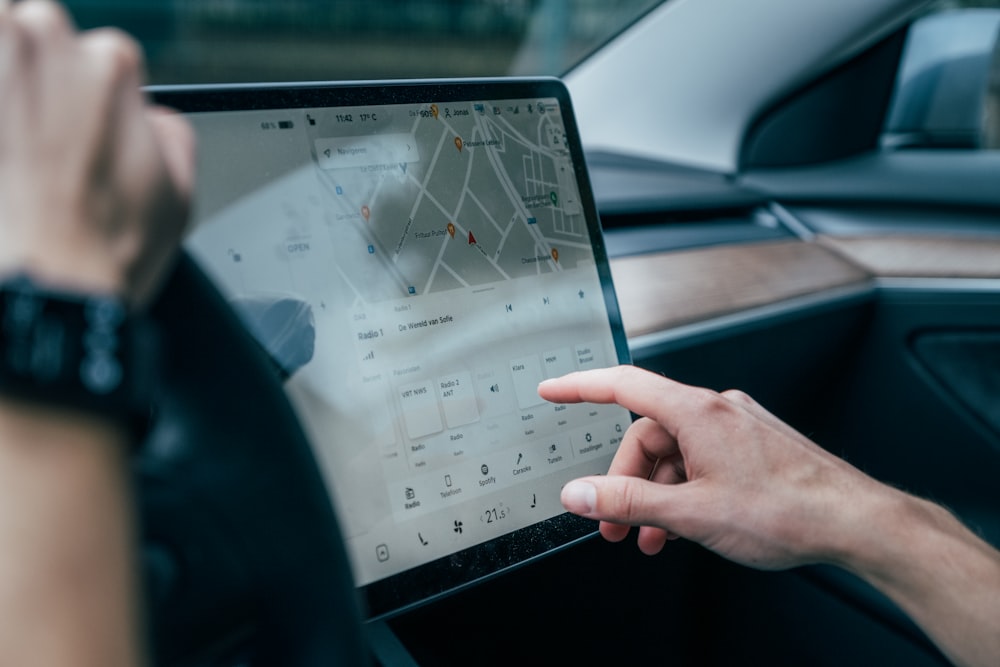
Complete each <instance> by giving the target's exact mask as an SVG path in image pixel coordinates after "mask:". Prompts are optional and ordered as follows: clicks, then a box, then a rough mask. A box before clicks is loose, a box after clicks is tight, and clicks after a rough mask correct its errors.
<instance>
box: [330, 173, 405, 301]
mask: <svg viewBox="0 0 1000 667" xmlns="http://www.w3.org/2000/svg"><path fill="white" fill-rule="evenodd" d="M317 168H318V166H317ZM318 180H319V182H320V183H321V184H322V185H323V188H324V189H325V190H326V194H327V196H328V197H331V198H332V201H337V195H336V194H335V192H336V189H335V186H334V184H333V183H332V182H331V181H329V180H328V177H327V176H326V174H325V173H323V172H322V171H321V172H320V178H319V179H318ZM347 220H348V222H347V224H349V225H350V226H351V227H353V228H354V230H355V231H356V232H357V233H358V236H360V237H361V239H363V240H366V241H368V243H369V244H371V245H372V246H373V247H375V248H377V249H378V253H376V257H377V258H378V262H379V263H380V264H382V265H384V266H385V269H386V272H387V273H388V274H389V275H390V276H392V278H393V279H394V280H395V281H396V284H397V285H399V289H400V291H401V292H403V293H404V294H405V293H406V288H407V280H406V277H405V276H404V275H403V274H402V272H401V271H400V270H399V267H398V266H396V264H395V263H394V262H391V261H389V259H388V257H389V254H388V252H386V248H385V245H384V244H383V243H382V241H381V240H380V239H379V238H378V235H377V234H374V233H373V232H372V230H371V229H369V228H368V226H367V224H365V223H359V222H358V220H357V219H356V218H354V217H349V218H348V219H347ZM325 227H326V233H327V235H328V236H329V237H330V242H331V243H333V245H334V247H336V246H337V243H338V240H339V239H336V238H334V236H333V229H332V228H331V227H330V226H325ZM352 289H354V287H353V286H352Z"/></svg>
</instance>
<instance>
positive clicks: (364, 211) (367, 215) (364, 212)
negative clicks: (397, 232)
mask: <svg viewBox="0 0 1000 667" xmlns="http://www.w3.org/2000/svg"><path fill="white" fill-rule="evenodd" d="M361 215H362V216H363V217H364V219H365V222H367V221H368V218H370V217H372V211H371V209H370V208H368V206H367V205H366V206H362V207H361Z"/></svg>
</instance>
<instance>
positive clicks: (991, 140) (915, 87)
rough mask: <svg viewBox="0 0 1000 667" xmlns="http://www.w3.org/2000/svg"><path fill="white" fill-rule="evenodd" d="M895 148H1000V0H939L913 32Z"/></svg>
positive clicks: (890, 143)
mask: <svg viewBox="0 0 1000 667" xmlns="http://www.w3.org/2000/svg"><path fill="white" fill-rule="evenodd" d="M883 145H884V146H886V147H889V148H951V149H955V148H958V149H976V148H993V149H995V148H1000V0H938V1H937V2H934V3H932V4H931V5H930V8H929V10H928V11H927V12H926V13H925V14H924V15H923V16H921V17H920V18H918V19H917V20H916V21H914V22H913V24H912V26H911V27H910V30H909V33H908V35H907V41H906V46H905V47H904V51H903V56H902V60H901V62H900V67H899V73H898V77H897V82H896V91H895V96H894V100H893V105H892V108H891V109H890V112H889V116H888V118H887V122H886V127H885V132H884V134H883Z"/></svg>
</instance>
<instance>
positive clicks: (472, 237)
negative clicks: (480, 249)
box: [469, 232, 476, 245]
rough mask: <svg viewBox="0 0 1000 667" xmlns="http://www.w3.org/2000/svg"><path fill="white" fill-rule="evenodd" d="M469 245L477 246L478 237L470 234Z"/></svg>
mask: <svg viewBox="0 0 1000 667" xmlns="http://www.w3.org/2000/svg"><path fill="white" fill-rule="evenodd" d="M469 245H476V237H475V236H473V235H472V232H469Z"/></svg>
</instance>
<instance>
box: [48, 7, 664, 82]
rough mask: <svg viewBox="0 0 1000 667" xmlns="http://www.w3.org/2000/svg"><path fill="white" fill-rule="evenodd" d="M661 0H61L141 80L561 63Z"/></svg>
mask: <svg viewBox="0 0 1000 667" xmlns="http://www.w3.org/2000/svg"><path fill="white" fill-rule="evenodd" d="M661 1H662V0H478V1H476V0H132V1H131V2H128V1H123V0H68V1H67V2H66V4H67V6H68V7H69V9H70V11H71V12H72V14H73V15H74V17H75V19H76V21H77V23H78V24H79V25H80V26H81V27H93V26H98V25H108V24H111V25H117V26H119V27H121V28H123V29H125V30H127V31H128V32H130V33H132V34H133V35H135V36H136V37H137V38H138V39H139V40H140V41H141V42H142V44H143V46H144V47H145V48H146V50H147V54H148V58H149V70H150V79H151V83H219V82H249V81H310V80H311V81H315V80H356V79H392V78H415V77H468V76H503V75H508V74H555V75H558V74H562V73H563V72H565V71H566V70H567V69H569V68H570V67H571V66H572V65H573V64H574V63H576V62H577V61H578V60H580V59H581V58H583V57H584V56H586V55H587V54H588V53H590V52H591V51H593V50H594V49H596V48H598V47H599V46H601V45H602V44H603V43H605V42H606V41H607V40H608V39H610V38H611V37H612V36H614V35H615V34H617V33H618V32H620V31H621V30H623V29H624V28H625V27H627V26H628V25H630V24H632V23H633V22H634V21H636V20H637V19H638V18H640V17H641V16H642V15H644V14H645V13H646V12H648V11H649V10H650V9H652V8H653V7H655V6H656V5H658V4H660V2H661Z"/></svg>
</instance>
